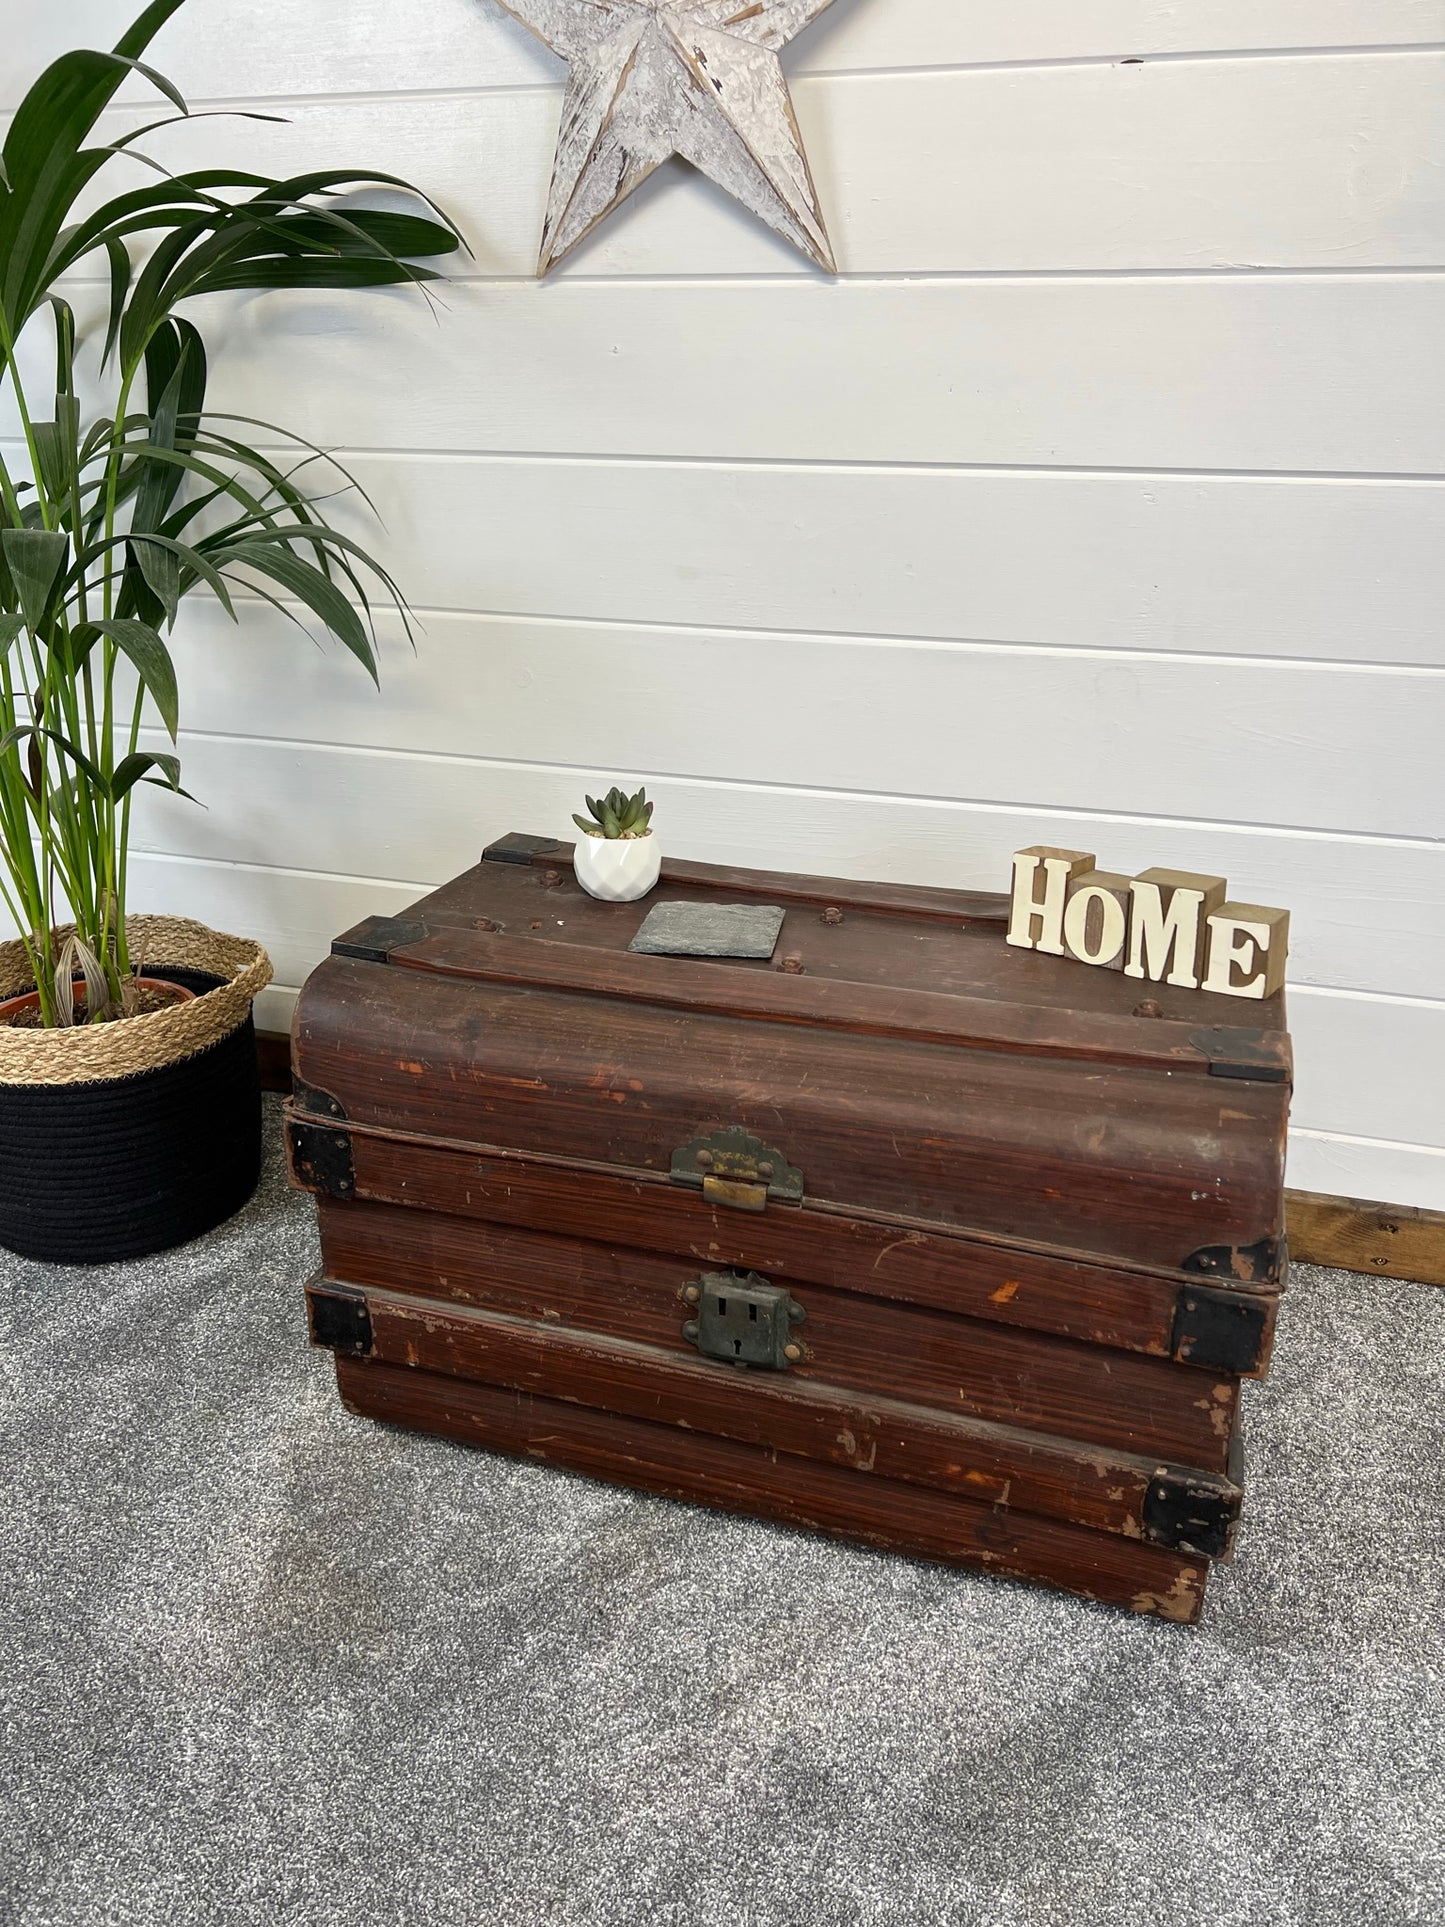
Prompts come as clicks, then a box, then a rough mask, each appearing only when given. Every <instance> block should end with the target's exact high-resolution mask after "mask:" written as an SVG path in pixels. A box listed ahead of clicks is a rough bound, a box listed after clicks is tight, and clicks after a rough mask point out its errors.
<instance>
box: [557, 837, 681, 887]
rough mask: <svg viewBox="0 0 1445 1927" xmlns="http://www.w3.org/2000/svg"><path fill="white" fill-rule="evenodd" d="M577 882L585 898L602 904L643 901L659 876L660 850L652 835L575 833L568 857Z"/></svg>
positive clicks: (660, 869)
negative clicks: (583, 891)
mask: <svg viewBox="0 0 1445 1927" xmlns="http://www.w3.org/2000/svg"><path fill="white" fill-rule="evenodd" d="M572 868H573V869H574V870H575V871H576V873H577V881H578V882H579V883H580V884H581V885H582V888H583V889H584V890H585V891H586V892H587V894H588V896H589V897H600V898H601V899H602V901H603V902H604V903H634V902H636V900H637V898H638V897H645V896H646V895H647V893H648V891H649V890H650V889H651V888H652V886H653V884H654V883H656V881H657V879H658V877H659V876H660V875H661V873H662V848H661V845H660V844H659V843H658V840H657V838H656V836H655V835H654V834H653V833H652V831H650V830H649V831H648V833H647V835H646V836H617V837H608V836H586V835H584V834H582V833H581V832H579V833H578V837H577V846H576V849H575V850H574V851H573V854H572Z"/></svg>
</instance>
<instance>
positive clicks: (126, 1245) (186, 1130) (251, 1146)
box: [0, 926, 270, 1265]
mask: <svg viewBox="0 0 1445 1927" xmlns="http://www.w3.org/2000/svg"><path fill="white" fill-rule="evenodd" d="M185 928H186V929H187V930H190V929H195V930H197V931H200V932H201V935H202V937H204V936H205V934H206V933H204V931H203V930H202V927H201V926H185ZM217 941H219V942H221V943H223V944H232V945H235V944H237V942H238V940H236V939H224V938H221V939H217ZM251 948H252V950H253V951H255V954H256V956H257V957H258V958H259V960H260V962H259V966H253V976H256V975H260V974H261V971H262V970H264V974H265V975H266V976H269V974H270V966H269V964H268V963H266V961H265V953H264V952H262V951H259V950H256V947H255V946H251ZM145 974H146V975H147V976H148V977H156V978H161V979H163V980H164V981H166V982H169V983H176V984H183V985H184V986H185V988H186V989H187V990H191V991H194V992H195V994H196V997H197V999H198V1000H199V999H201V998H204V997H207V996H208V993H216V992H222V991H224V993H225V998H226V999H227V1000H229V1009H230V1011H231V1014H232V1015H233V1016H236V1015H237V1014H238V1013H244V1014H242V1015H240V1018H239V1021H237V1022H234V1023H232V1024H231V1026H230V1028H229V1029H226V1028H224V1019H222V1025H221V1026H220V1028H222V1030H223V1034H222V1035H220V1036H216V1035H215V1034H214V1031H215V1028H217V1026H214V1025H213V1027H212V1031H211V1034H210V1035H209V1036H207V1035H206V1033H205V1032H204V1031H201V1032H199V1033H198V1036H193V1037H192V1038H191V1040H190V1041H191V1042H193V1043H194V1042H197V1041H198V1040H200V1039H203V1040H204V1041H201V1043H200V1047H199V1048H192V1049H185V1048H184V1042H183V1043H182V1049H181V1054H180V1055H178V1056H175V1057H174V1058H172V1059H171V1060H170V1061H163V1062H159V1063H151V1064H148V1065H145V1066H144V1067H143V1068H140V1069H132V1070H127V1071H126V1072H125V1074H123V1075H119V1076H115V1077H93V1076H92V1077H87V1078H84V1079H83V1080H76V1081H64V1082H53V1081H52V1082H41V1081H36V1082H5V1081H0V1245H5V1246H7V1247H8V1248H9V1249H10V1250H11V1251H14V1252H18V1253H19V1254H20V1256H22V1257H25V1258H36V1259H40V1260H42V1261H44V1262H46V1263H49V1264H66V1265H82V1264H85V1265H97V1264H108V1263H113V1262H116V1261H118V1260H121V1259H125V1258H142V1257H145V1256H146V1255H147V1254H148V1253H151V1252H155V1251H165V1250H168V1249H170V1248H171V1247H172V1246H174V1245H179V1244H185V1243H187V1242H188V1241H189V1240H190V1239H192V1238H196V1237H199V1236H200V1235H201V1234H202V1233H203V1232H206V1231H210V1230H212V1229H213V1228H214V1227H215V1226H216V1225H218V1224H221V1223H223V1222H224V1221H225V1220H226V1219H227V1218H229V1217H231V1216H233V1215H234V1214H235V1213H236V1212H237V1211H239V1210H240V1209H241V1207H242V1205H244V1204H245V1203H246V1202H247V1201H248V1199H249V1198H250V1197H251V1195H252V1193H253V1192H254V1191H255V1189H256V1185H257V1182H258V1180H259V1178H260V1174H261V1077H260V1067H259V1064H258V1062H257V1057H256V1030H255V1025H254V1023H253V1021H252V1017H251V1009H250V1001H249V997H248V996H245V995H242V996H241V997H240V998H239V999H237V998H236V996H235V994H234V993H235V989H236V985H235V980H234V979H232V980H228V979H227V978H226V977H223V976H219V975H216V974H214V973H213V972H211V971H208V970H201V969H195V968H188V967H186V966H184V965H159V964H150V963H147V964H146V965H145ZM246 988H249V984H248V985H247V986H246ZM210 1002H211V1004H212V1005H214V1006H215V1007H216V1008H217V1010H218V1011H221V1010H225V1009H226V1008H227V1007H228V1005H227V1002H226V1001H221V1000H218V999H217V998H215V997H214V996H213V997H211V998H210ZM183 1012H190V1013H192V1016H191V1017H190V1018H183V1019H182V1021H185V1022H188V1023H190V1024H191V1025H192V1026H193V1027H194V1026H197V1025H199V1023H201V1022H203V1021H204V1018H205V1013H204V1011H203V1010H202V1008H201V1006H200V1004H199V1003H195V1004H189V1005H182V1006H179V1007H178V1009H177V1015H179V1013H183ZM137 1021H139V1022H148V1021H150V1020H147V1019H140V1020H135V1019H131V1020H127V1024H126V1025H125V1026H117V1027H116V1028H117V1029H123V1028H128V1025H129V1023H130V1022H137ZM104 1028H105V1029H106V1030H109V1029H110V1028H111V1027H110V1026H108V1025H107V1026H105V1027H104ZM26 1035H28V1036H30V1037H32V1038H33V1037H39V1036H40V1035H42V1034H41V1033H36V1032H29V1033H26ZM43 1035H45V1036H46V1037H48V1038H49V1039H51V1040H53V1039H54V1038H55V1037H56V1035H57V1033H54V1032H51V1033H44V1034H43ZM63 1035H67V1036H69V1037H71V1038H73V1039H74V1041H75V1043H76V1045H77V1047H78V1048H85V1049H90V1048H92V1047H93V1046H95V1045H97V1044H98V1043H100V1042H101V1040H98V1039H97V1038H96V1036H95V1032H94V1031H92V1032H91V1033H90V1036H89V1038H84V1039H82V1038H79V1037H77V1036H76V1034H75V1033H65V1034H63ZM151 1037H152V1038H154V1037H155V1033H154V1032H152V1033H151ZM16 1045H17V1047H18V1048H20V1049H23V1048H25V1047H24V1046H23V1044H21V1043H20V1040H19V1039H17V1040H16ZM158 1047H159V1048H162V1049H163V1046H158Z"/></svg>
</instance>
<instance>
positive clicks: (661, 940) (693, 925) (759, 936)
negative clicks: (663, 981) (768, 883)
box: [627, 903, 783, 957]
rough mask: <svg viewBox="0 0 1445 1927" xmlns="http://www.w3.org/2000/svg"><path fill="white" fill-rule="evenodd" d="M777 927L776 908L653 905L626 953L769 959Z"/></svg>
mask: <svg viewBox="0 0 1445 1927" xmlns="http://www.w3.org/2000/svg"><path fill="white" fill-rule="evenodd" d="M782 927H783V912H782V911H781V910H780V909H778V907H777V906H776V904H756V903H659V904H656V905H654V907H653V908H652V909H651V910H649V911H648V913H647V919H646V921H645V922H644V924H643V926H642V928H641V929H640V930H639V931H638V933H637V935H636V936H635V937H634V938H633V939H632V942H631V943H630V944H628V946H627V948H628V949H629V950H635V951H636V952H637V953H638V954H639V955H640V956H644V957H771V956H772V954H773V952H774V950H775V949H776V948H777V943H778V932H779V931H780V930H781V929H782Z"/></svg>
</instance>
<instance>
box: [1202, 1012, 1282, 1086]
mask: <svg viewBox="0 0 1445 1927" xmlns="http://www.w3.org/2000/svg"><path fill="white" fill-rule="evenodd" d="M1189 1041H1190V1043H1191V1044H1192V1045H1193V1046H1194V1048H1195V1049H1196V1050H1197V1051H1198V1052H1199V1053H1200V1054H1201V1055H1202V1056H1203V1057H1205V1058H1206V1059H1207V1060H1208V1063H1209V1075H1210V1076H1211V1077H1237V1078H1241V1079H1243V1080H1244V1081H1246V1082H1248V1083H1251V1084H1287V1083H1288V1082H1289V1075H1290V1060H1289V1048H1288V1045H1287V1043H1286V1042H1285V1041H1284V1040H1283V1038H1282V1036H1281V1033H1280V1032H1278V1031H1272V1030H1235V1029H1234V1028H1233V1027H1232V1026H1231V1025H1228V1024H1215V1025H1212V1026H1211V1027H1210V1028H1209V1029H1207V1030H1194V1031H1191V1032H1190V1033H1189Z"/></svg>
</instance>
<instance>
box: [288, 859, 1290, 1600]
mask: <svg viewBox="0 0 1445 1927" xmlns="http://www.w3.org/2000/svg"><path fill="white" fill-rule="evenodd" d="M661 903H682V904H692V905H702V904H743V905H748V904H750V905H755V906H757V905H764V906H766V905H776V906H779V907H780V908H781V909H782V910H783V911H784V912H785V913H786V914H785V918H784V922H783V925H782V932H781V936H780V937H779V939H778V943H777V947H776V949H775V951H774V953H773V955H772V957H771V958H770V959H765V960H759V961H742V960H735V959H726V960H724V959H716V958H697V957H681V956H657V955H637V954H631V953H629V949H628V945H629V943H630V942H631V940H632V939H633V937H634V936H635V935H636V934H637V932H638V930H639V927H640V926H641V924H642V922H643V919H644V917H646V915H647V914H648V913H649V911H651V910H652V909H653V908H654V907H656V906H657V905H658V904H661ZM1004 922H1005V900H1004V899H1003V898H1002V897H995V896H990V895H975V894H970V893H967V892H952V891H945V890H930V889H916V888H907V887H902V886H893V885H885V884H864V883H845V882H837V881H831V880H827V879H819V878H809V877H794V876H783V875H775V874H769V873H766V872H758V871H749V870H726V869H719V868H714V867H712V866H709V865H705V864H689V863H680V862H668V863H665V864H664V866H663V872H662V881H661V883H660V884H659V886H658V888H657V889H656V890H655V891H654V892H653V894H652V895H651V896H650V897H649V898H648V899H646V900H645V901H643V902H641V903H633V904H604V903H598V902H595V901H594V900H593V899H592V898H590V897H588V896H586V895H585V894H584V893H583V892H582V891H581V889H580V888H579V887H578V885H577V883H576V882H575V880H574V879H573V876H572V869H571V863H570V846H569V845H567V844H565V843H554V842H550V841H548V840H545V839H542V838H538V837H527V836H515V835H514V836H508V837H505V838H503V839H502V840H501V841H500V842H499V843H496V844H494V845H493V846H492V847H491V848H490V849H489V850H487V852H486V853H485V855H484V857H483V859H482V861H481V862H480V863H479V864H478V865H477V867H476V868H475V869H473V870H469V871H468V872H467V873H466V874H465V875H464V876H461V877H458V878H457V880H456V881H455V882H453V883H449V884H447V885H446V886H445V887H444V888H443V889H441V890H438V891H436V892H435V893H434V894H433V895H431V896H428V897H425V898H423V899H422V901H421V902H419V903H417V904H416V905H414V906H413V907H412V908H411V909H410V910H407V911H406V912H404V913H403V914H402V915H400V916H397V917H390V918H382V917H373V918H370V919H368V920H367V921H366V922H365V923H363V924H361V925H359V926H358V927H357V928H356V929H355V930H352V931H349V932H348V933H347V934H346V935H345V936H344V937H342V938H339V939H338V940H337V942H336V944H335V945H334V946H333V952H332V955H331V956H330V957H329V958H328V959H327V960H326V962H325V963H323V964H322V965H321V966H320V968H319V969H318V970H316V971H315V973H314V974H313V975H312V977H311V979H310V981H309V982H308V984H307V985H306V988H305V989H304V991H303V992H302V995H301V999H300V1002H299V1004H298V1006H297V1011H296V1020H295V1030H294V1038H293V1050H294V1069H295V1075H296V1087H295V1094H294V1097H293V1099H292V1102H291V1105H290V1108H289V1114H288V1137H289V1142H290V1155H291V1163H292V1171H293V1175H294V1177H295V1180H296V1182H297V1183H298V1184H300V1185H302V1186H304V1187H305V1188H307V1189H308V1190H311V1191H313V1192H314V1193H315V1194H316V1196H317V1202H318V1209H319V1213H320V1226H321V1248H322V1260H323V1263H322V1271H321V1273H320V1274H319V1275H318V1277H317V1278H315V1279H314V1280H313V1281H312V1282H311V1284H310V1286H309V1287H308V1295H309V1299H310V1314H311V1331H312V1336H313V1338H314V1339H315V1341H316V1342H317V1343H318V1344H321V1345H325V1346H329V1347H330V1348H331V1349H332V1350H333V1351H334V1352H335V1354H336V1371H337V1378H338V1382H339V1386H340V1392H341V1397H342V1399H343V1401H344V1402H345V1404H346V1405H347V1407H348V1408H349V1409H350V1410H351V1411H353V1412H356V1413H359V1414H362V1415H364V1416H366V1417H369V1418H374V1419H383V1420H386V1421H388V1422H390V1423H392V1424H396V1425H404V1426H412V1427H417V1428H419V1429H421V1430H424V1431H428V1432H436V1433H441V1434H443V1435H445V1436H446V1437H448V1438H453V1439H462V1440H467V1441H469V1442H471V1443H474V1444H477V1445H482V1446H486V1447H488V1448H489V1449H491V1450H493V1451H501V1452H512V1453H522V1454H526V1455H528V1456H530V1457H533V1458H538V1459H545V1460H547V1461H549V1462H551V1463H554V1464H556V1465H560V1466H566V1467H570V1468H572V1469H574V1470H576V1471H579V1472H585V1473H590V1474H592V1475H594V1476H595V1477H599V1478H605V1479H613V1480H617V1481H619V1482H621V1483H624V1484H627V1485H632V1486H638V1487H641V1488H643V1489H644V1490H646V1491H649V1492H657V1493H665V1494H668V1495H670V1496H672V1497H675V1498H680V1499H692V1500H699V1501H702V1502H704V1503H706V1504H710V1505H715V1506H720V1507H724V1508H727V1509H730V1510H733V1511H738V1512H748V1513H755V1514H757V1515H759V1516H761V1517H764V1518H768V1519H777V1520H784V1521H787V1522H789V1523H791V1524H794V1525H799V1526H807V1527H813V1528H815V1529H818V1530H822V1531H825V1532H831V1533H836V1534H839V1535H842V1536H844V1537H847V1538H850V1539H855V1540H859V1541H862V1542H863V1543H865V1544H868V1545H870V1546H878V1547H885V1548H890V1549H892V1550H895V1551H898V1552H903V1553H909V1554H914V1555H917V1556H921V1557H925V1558H929V1559H940V1560H945V1561H949V1562H951V1563H954V1564H957V1565H960V1566H966V1567H972V1568H976V1569H979V1570H983V1571H988V1572H993V1573H1000V1574H1006V1575H1008V1576H1010V1577H1013V1578H1022V1579H1033V1580H1038V1581H1042V1582H1045V1583H1047V1584H1050V1585H1054V1586H1059V1587H1063V1588H1066V1589H1068V1590H1070V1591H1073V1592H1077V1593H1082V1594H1085V1595H1086V1596H1088V1597H1090V1598H1093V1599H1099V1600H1105V1601H1108V1602H1111V1603H1113V1604H1115V1605H1120V1606H1124V1607H1127V1608H1129V1609H1131V1610H1132V1611H1135V1612H1143V1613H1157V1614H1160V1615H1162V1616H1163V1617H1165V1618H1167V1619H1176V1620H1194V1619H1196V1618H1197V1617H1198V1615H1199V1611H1200V1608H1201V1605H1202V1603H1203V1596H1204V1585H1205V1579H1206V1577H1207V1574H1208V1571H1209V1565H1210V1562H1211V1561H1212V1560H1216V1559H1225V1558H1227V1557H1228V1556H1229V1553H1230V1550H1231V1547H1232V1543H1233V1538H1234V1531H1235V1525H1236V1521H1237V1518H1238V1512H1239V1504H1240V1497H1241V1491H1240V1475H1241V1461H1240V1441H1239V1400H1240V1382H1241V1380H1242V1379H1243V1378H1247V1377H1259V1376H1261V1375H1262V1374H1263V1372H1264V1370H1265V1368H1266V1366H1267V1363H1268V1360H1269V1352H1270V1343H1271V1338H1272V1335H1273V1331H1274V1322H1275V1313H1276V1309H1277V1305H1278V1300H1279V1293H1280V1289H1281V1286H1282V1284H1283V1282H1284V1272H1285V1251H1284V1241H1283V1236H1282V1208H1283V1192H1282V1178H1283V1163H1284V1140H1285V1120H1286V1113H1287V1110H1288V1104H1289V1090H1290V1053H1289V1041H1288V1038H1287V1036H1286V1033H1285V1018H1284V1009H1283V999H1282V998H1280V997H1275V998H1272V999H1270V1000H1268V1001H1267V1002H1249V1001H1246V1000H1243V999H1239V998H1231V997H1224V996H1214V995H1209V994H1206V993H1204V992H1200V991H1181V990H1173V989H1171V988H1170V987H1169V986H1168V985H1165V984H1152V983H1142V982H1139V981H1137V980H1135V979H1131V978H1127V977H1125V976H1124V975H1123V974H1122V973H1121V972H1119V971H1114V970H1096V969H1090V968H1088V967H1086V966H1083V965H1080V964H1076V963H1070V962H1066V961H1064V960H1062V959H1056V958H1052V957H1046V956H1042V955H1039V954H1037V953H1035V952H1032V951H1023V950H1019V949H1015V948H1012V947H1010V946H1009V945H1008V944H1006V943H1005V941H1004Z"/></svg>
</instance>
